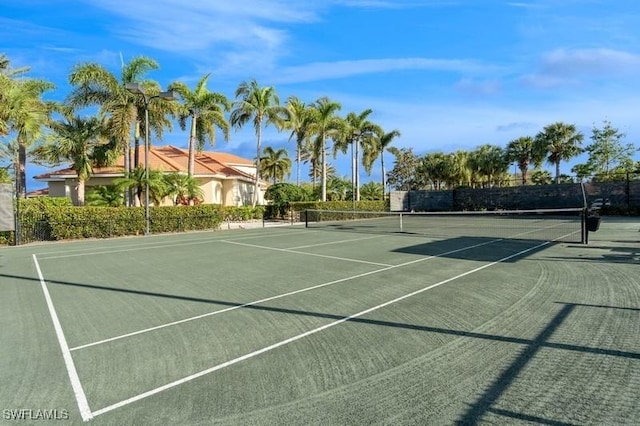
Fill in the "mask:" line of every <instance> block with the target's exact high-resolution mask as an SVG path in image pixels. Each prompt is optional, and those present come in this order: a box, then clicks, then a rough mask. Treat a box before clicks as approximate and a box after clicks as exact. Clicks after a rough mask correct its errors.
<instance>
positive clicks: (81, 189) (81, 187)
mask: <svg viewBox="0 0 640 426" xmlns="http://www.w3.org/2000/svg"><path fill="white" fill-rule="evenodd" d="M77 195H78V205H79V206H84V179H80V178H78V194H77Z"/></svg>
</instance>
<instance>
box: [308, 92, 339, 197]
mask: <svg viewBox="0 0 640 426" xmlns="http://www.w3.org/2000/svg"><path fill="white" fill-rule="evenodd" d="M340 108H341V105H340V104H339V103H337V102H333V101H331V100H330V99H329V98H327V97H322V98H320V99H318V100H317V101H316V102H315V103H314V104H313V105H312V109H311V111H312V118H311V120H312V122H311V124H310V126H309V129H310V131H311V133H312V134H313V135H314V136H315V137H316V142H315V147H316V148H314V152H317V151H320V164H321V166H322V173H321V178H320V179H321V182H322V185H321V199H322V201H327V146H326V144H327V139H329V138H331V139H333V140H334V141H335V140H336V139H337V138H338V136H339V134H340V130H341V128H342V125H343V123H342V120H341V119H340V117H338V116H336V112H337V111H338V110H340Z"/></svg>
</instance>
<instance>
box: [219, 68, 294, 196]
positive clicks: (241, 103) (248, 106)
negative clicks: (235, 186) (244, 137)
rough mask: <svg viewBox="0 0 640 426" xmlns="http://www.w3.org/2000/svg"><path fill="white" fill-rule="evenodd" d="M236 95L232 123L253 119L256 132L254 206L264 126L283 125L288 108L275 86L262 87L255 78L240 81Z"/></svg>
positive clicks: (237, 124)
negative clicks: (283, 103) (282, 103)
mask: <svg viewBox="0 0 640 426" xmlns="http://www.w3.org/2000/svg"><path fill="white" fill-rule="evenodd" d="M235 95H236V99H237V100H236V102H235V103H234V109H233V111H231V125H232V126H234V127H237V128H240V127H242V126H244V125H245V124H246V123H247V122H248V121H253V128H254V130H255V132H256V139H257V142H256V176H255V188H254V192H253V207H255V206H256V203H257V202H258V192H259V180H260V161H259V159H260V151H261V145H262V126H263V125H264V126H267V125H269V124H275V125H276V126H279V127H281V126H282V123H283V122H284V121H285V118H286V109H285V108H284V107H282V106H280V98H279V97H278V95H277V93H276V91H275V88H273V87H271V86H265V87H260V86H259V85H258V83H257V82H256V81H255V80H251V81H250V82H246V81H245V82H242V83H240V85H239V86H238V88H237V89H236V93H235Z"/></svg>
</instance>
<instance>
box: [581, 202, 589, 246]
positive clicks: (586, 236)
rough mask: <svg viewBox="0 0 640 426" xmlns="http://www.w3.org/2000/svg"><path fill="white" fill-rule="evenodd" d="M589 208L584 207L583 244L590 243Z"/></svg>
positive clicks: (582, 221) (582, 222) (582, 223)
mask: <svg viewBox="0 0 640 426" xmlns="http://www.w3.org/2000/svg"><path fill="white" fill-rule="evenodd" d="M588 212H589V209H588V208H587V207H585V208H583V209H582V220H581V227H582V244H589V227H588V226H587V220H588V217H589V213H588Z"/></svg>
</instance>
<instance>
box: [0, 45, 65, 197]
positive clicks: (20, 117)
mask: <svg viewBox="0 0 640 426" xmlns="http://www.w3.org/2000/svg"><path fill="white" fill-rule="evenodd" d="M27 71H29V68H26V67H25V68H20V69H14V70H12V69H11V68H9V60H8V58H7V57H6V56H4V55H2V56H0V88H1V89H0V135H9V134H15V147H16V154H17V156H16V157H14V171H15V175H16V193H17V194H18V195H20V196H22V197H26V195H27V182H26V162H27V147H29V146H30V145H32V144H33V143H34V142H35V141H37V140H38V139H40V138H41V136H42V134H43V133H42V128H43V126H44V125H46V124H47V122H48V120H49V114H50V112H51V109H52V107H51V103H47V102H45V101H43V100H42V96H43V95H44V93H45V92H47V91H49V90H52V89H53V88H54V85H53V84H52V83H49V82H47V81H44V80H40V79H32V78H25V77H23V76H22V75H23V74H24V73H26V72H27ZM17 77H20V78H17Z"/></svg>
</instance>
